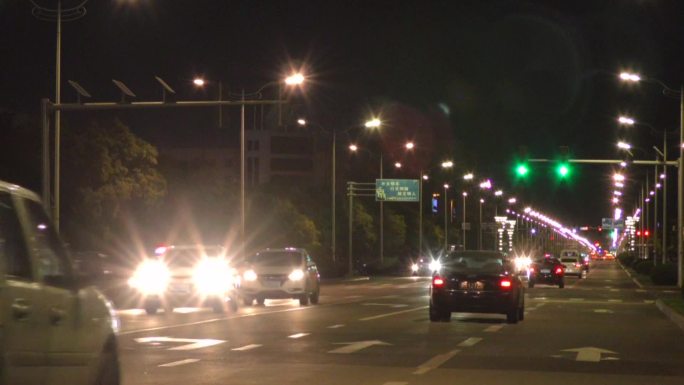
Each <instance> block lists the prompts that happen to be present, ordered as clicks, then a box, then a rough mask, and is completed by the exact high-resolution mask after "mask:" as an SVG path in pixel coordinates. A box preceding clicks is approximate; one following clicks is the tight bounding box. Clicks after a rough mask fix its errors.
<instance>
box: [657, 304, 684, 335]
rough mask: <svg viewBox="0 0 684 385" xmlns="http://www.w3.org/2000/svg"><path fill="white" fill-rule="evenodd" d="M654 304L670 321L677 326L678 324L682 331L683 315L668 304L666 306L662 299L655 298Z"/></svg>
mask: <svg viewBox="0 0 684 385" xmlns="http://www.w3.org/2000/svg"><path fill="white" fill-rule="evenodd" d="M655 304H656V306H657V307H658V309H659V310H660V311H661V312H663V314H665V315H666V316H667V317H668V318H669V319H670V321H672V322H674V323H675V324H676V325H677V326H679V328H680V329H682V331H684V316H683V315H681V314H679V313H677V312H676V311H674V310H672V309H671V308H670V307H669V306H667V305H666V304H665V303H664V302H663V301H662V300H660V299H657V300H656V303H655Z"/></svg>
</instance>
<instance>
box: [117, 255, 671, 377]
mask: <svg viewBox="0 0 684 385" xmlns="http://www.w3.org/2000/svg"><path fill="white" fill-rule="evenodd" d="M427 284H428V280H427V278H392V279H380V280H371V281H359V282H352V283H344V284H342V283H340V284H330V285H325V286H323V288H322V291H321V304H320V305H317V306H306V307H300V306H299V304H298V303H297V302H295V301H289V300H288V301H267V303H266V306H263V307H257V306H255V307H241V308H240V310H239V311H238V312H237V313H235V314H231V313H228V314H225V315H219V316H217V315H216V314H213V313H211V312H210V311H209V310H204V309H179V310H177V311H175V312H174V313H173V314H169V315H164V314H159V315H155V316H148V315H145V314H144V312H142V311H141V310H123V311H120V316H121V320H122V332H121V336H120V348H121V361H122V370H123V378H124V384H126V385H133V384H278V385H281V384H298V385H299V384H340V385H342V384H344V385H349V384H368V385H402V384H430V385H434V384H450V385H451V384H464V385H472V384H528V385H529V384H531V385H534V384H545V385H546V384H558V385H560V384H601V385H608V384H620V385H624V384H639V385H643V384H658V385H664V384H677V385H682V384H684V333H683V332H682V331H681V330H680V329H679V328H677V327H676V326H675V325H674V324H673V323H671V322H670V321H669V320H668V319H667V318H666V317H665V316H664V315H663V314H662V313H661V312H660V311H659V310H658V309H657V308H656V306H655V304H654V299H653V297H652V295H651V294H650V293H649V292H647V291H646V290H643V289H640V288H639V287H638V286H637V285H636V284H635V283H634V282H633V281H632V280H631V279H630V278H629V277H628V276H627V274H626V273H625V272H624V271H623V270H622V269H621V268H620V267H619V266H618V265H617V264H616V263H614V262H598V263H594V264H593V265H592V269H591V271H590V273H589V275H588V277H587V279H584V280H578V279H576V278H567V283H566V287H565V288H564V289H559V288H557V287H551V286H543V285H541V286H535V288H534V289H527V293H526V316H525V317H526V319H525V321H522V322H520V323H518V324H517V325H509V324H506V323H505V320H504V317H503V316H498V315H481V314H454V318H453V321H452V322H451V323H431V322H430V321H429V320H428V314H427V296H426V294H427V290H426V287H427Z"/></svg>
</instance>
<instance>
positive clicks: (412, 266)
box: [411, 263, 418, 271]
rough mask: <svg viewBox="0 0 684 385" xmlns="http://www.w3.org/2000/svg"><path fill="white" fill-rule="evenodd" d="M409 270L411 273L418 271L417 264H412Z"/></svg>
mask: <svg viewBox="0 0 684 385" xmlns="http://www.w3.org/2000/svg"><path fill="white" fill-rule="evenodd" d="M411 270H412V271H418V264H417V263H414V264H412V265H411Z"/></svg>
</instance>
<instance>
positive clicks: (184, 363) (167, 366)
mask: <svg viewBox="0 0 684 385" xmlns="http://www.w3.org/2000/svg"><path fill="white" fill-rule="evenodd" d="M197 361H199V360H198V359H196V358H188V359H186V360H180V361H173V362H169V363H168V364H161V365H159V367H160V368H171V367H173V366H180V365H186V364H192V363H193V362H197Z"/></svg>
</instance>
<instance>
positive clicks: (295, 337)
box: [287, 333, 311, 339]
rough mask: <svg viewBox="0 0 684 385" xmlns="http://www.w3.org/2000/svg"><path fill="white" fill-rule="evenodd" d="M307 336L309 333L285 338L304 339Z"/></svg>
mask: <svg viewBox="0 0 684 385" xmlns="http://www.w3.org/2000/svg"><path fill="white" fill-rule="evenodd" d="M309 334H311V333H297V334H293V335H291V336H287V338H292V339H297V338H302V337H306V336H308V335H309Z"/></svg>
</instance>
